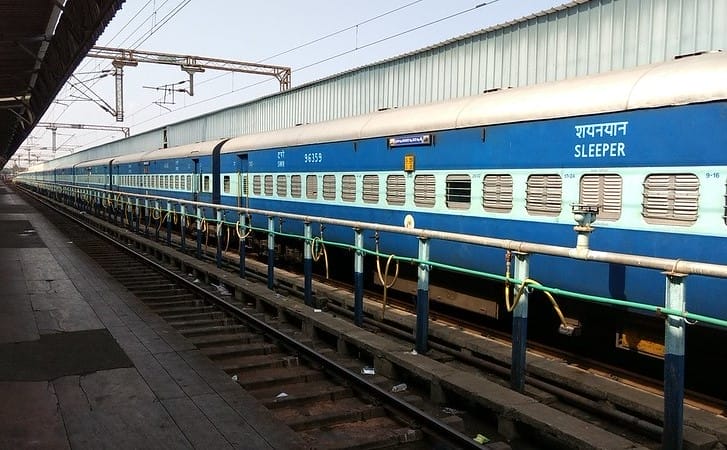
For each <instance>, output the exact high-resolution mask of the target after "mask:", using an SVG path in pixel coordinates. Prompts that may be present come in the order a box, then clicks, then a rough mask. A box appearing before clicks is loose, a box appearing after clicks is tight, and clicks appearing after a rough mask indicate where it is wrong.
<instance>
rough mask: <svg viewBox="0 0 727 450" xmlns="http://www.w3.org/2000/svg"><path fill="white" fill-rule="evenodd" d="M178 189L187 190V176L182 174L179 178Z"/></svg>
mask: <svg viewBox="0 0 727 450" xmlns="http://www.w3.org/2000/svg"><path fill="white" fill-rule="evenodd" d="M179 189H181V190H183V191H186V190H187V177H186V176H184V175H182V176H181V177H180V179H179Z"/></svg>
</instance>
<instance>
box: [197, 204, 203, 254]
mask: <svg viewBox="0 0 727 450" xmlns="http://www.w3.org/2000/svg"><path fill="white" fill-rule="evenodd" d="M197 259H202V208H200V207H199V206H198V207H197Z"/></svg>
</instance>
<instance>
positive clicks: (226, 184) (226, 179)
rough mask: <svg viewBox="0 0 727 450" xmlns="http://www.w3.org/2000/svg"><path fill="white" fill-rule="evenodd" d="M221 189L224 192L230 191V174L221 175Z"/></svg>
mask: <svg viewBox="0 0 727 450" xmlns="http://www.w3.org/2000/svg"><path fill="white" fill-rule="evenodd" d="M222 191H223V192H224V193H225V194H229V193H230V176H229V175H225V176H223V177H222Z"/></svg>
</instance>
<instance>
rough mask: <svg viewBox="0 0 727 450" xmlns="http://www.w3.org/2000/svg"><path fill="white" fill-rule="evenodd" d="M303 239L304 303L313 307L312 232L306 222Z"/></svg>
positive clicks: (308, 223)
mask: <svg viewBox="0 0 727 450" xmlns="http://www.w3.org/2000/svg"><path fill="white" fill-rule="evenodd" d="M303 237H304V238H305V241H304V242H305V243H304V244H303V277H304V281H303V283H304V284H303V290H304V301H305V304H306V305H308V306H313V231H312V230H311V225H310V222H308V221H306V222H305V224H304V230H303Z"/></svg>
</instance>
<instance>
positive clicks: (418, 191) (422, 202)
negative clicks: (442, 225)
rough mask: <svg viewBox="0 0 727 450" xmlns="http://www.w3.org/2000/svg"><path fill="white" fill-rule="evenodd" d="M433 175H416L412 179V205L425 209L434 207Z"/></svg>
mask: <svg viewBox="0 0 727 450" xmlns="http://www.w3.org/2000/svg"><path fill="white" fill-rule="evenodd" d="M434 188H435V179H434V175H417V176H415V177H414V204H415V205H417V206H423V207H425V208H432V207H434V201H435V200H436V197H435V189H434Z"/></svg>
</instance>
